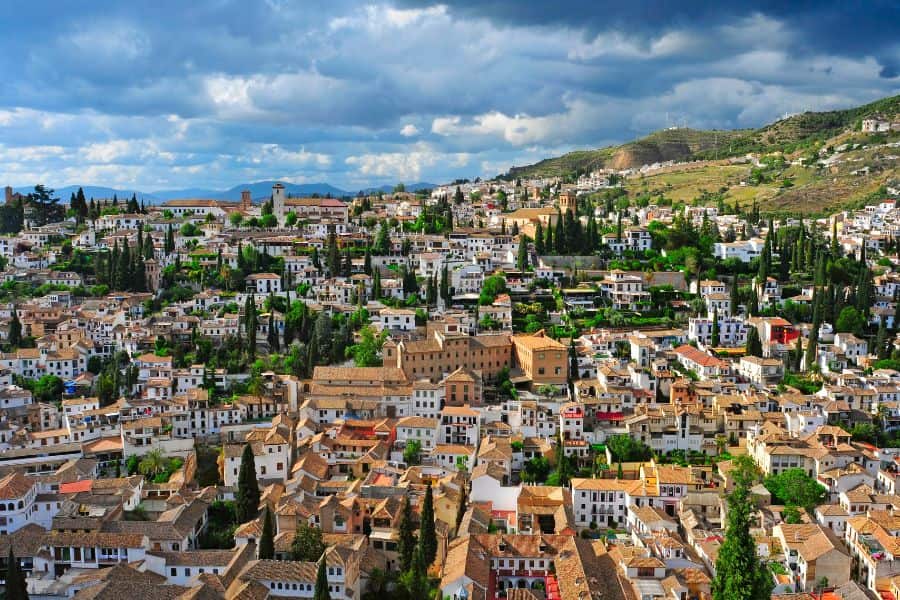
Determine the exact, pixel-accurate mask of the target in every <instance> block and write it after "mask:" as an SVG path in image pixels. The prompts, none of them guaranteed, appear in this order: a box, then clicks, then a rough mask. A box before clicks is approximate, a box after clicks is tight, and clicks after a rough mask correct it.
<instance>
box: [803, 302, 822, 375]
mask: <svg viewBox="0 0 900 600" xmlns="http://www.w3.org/2000/svg"><path fill="white" fill-rule="evenodd" d="M813 296H814V297H813V321H812V328H811V329H810V331H809V340H808V341H807V342H806V369H807V370H809V369H811V368H812V366H813V365H814V364H816V356H817V354H818V352H817V350H818V348H817V346H818V343H819V327H820V326H821V324H822V307H821V304H820V298H819V295H818V292H816V293H814V294H813Z"/></svg>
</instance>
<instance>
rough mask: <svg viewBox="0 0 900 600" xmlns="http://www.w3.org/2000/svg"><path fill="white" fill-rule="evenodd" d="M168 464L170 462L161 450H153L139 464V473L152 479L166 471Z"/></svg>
mask: <svg viewBox="0 0 900 600" xmlns="http://www.w3.org/2000/svg"><path fill="white" fill-rule="evenodd" d="M168 464H169V461H168V460H167V459H166V457H165V456H163V453H162V452H161V451H160V450H151V451H150V452H148V453H147V454H145V455H144V457H143V458H142V459H141V462H140V463H138V472H139V473H140V474H141V475H143V476H144V477H149V478H150V479H152V478H154V477H156V476H157V475H159V474H160V473H162V472H163V471H165V470H166V467H167V466H168Z"/></svg>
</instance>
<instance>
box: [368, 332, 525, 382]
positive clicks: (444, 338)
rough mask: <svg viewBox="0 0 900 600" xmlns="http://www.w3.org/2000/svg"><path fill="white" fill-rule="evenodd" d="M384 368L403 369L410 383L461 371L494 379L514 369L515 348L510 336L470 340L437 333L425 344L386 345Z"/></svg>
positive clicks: (493, 335) (489, 335) (489, 336)
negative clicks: (504, 371) (502, 371)
mask: <svg viewBox="0 0 900 600" xmlns="http://www.w3.org/2000/svg"><path fill="white" fill-rule="evenodd" d="M382 353H383V356H384V365H385V366H386V367H387V366H390V367H396V368H398V369H401V370H402V371H403V373H404V374H405V375H406V377H407V379H409V380H410V381H416V380H418V379H425V378H427V379H430V380H432V381H440V380H441V379H443V378H444V376H446V375H448V374H450V373H453V372H454V371H456V370H458V369H467V370H471V371H479V372H480V373H481V376H482V377H483V378H485V379H493V378H494V377H496V376H497V373H499V372H500V370H501V369H503V367H512V344H511V343H510V337H509V335H507V334H487V335H476V336H469V335H465V334H449V333H443V332H440V331H435V332H434V335H433V336H432V337H430V338H427V339H424V340H414V341H406V340H404V341H401V342H400V343H395V342H393V341H390V340H389V341H387V342H386V343H385V344H384V348H383V349H382Z"/></svg>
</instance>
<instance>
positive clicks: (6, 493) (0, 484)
mask: <svg viewBox="0 0 900 600" xmlns="http://www.w3.org/2000/svg"><path fill="white" fill-rule="evenodd" d="M33 486H34V481H32V480H31V479H29V478H28V477H25V476H24V475H22V473H21V472H19V471H13V472H12V473H10V474H9V475H7V476H6V477H4V478H3V479H0V500H13V499H16V498H22V497H24V496H25V495H26V494H27V493H28V492H29V491H31V488H32V487H33Z"/></svg>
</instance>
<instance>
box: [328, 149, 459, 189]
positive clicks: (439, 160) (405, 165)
mask: <svg viewBox="0 0 900 600" xmlns="http://www.w3.org/2000/svg"><path fill="white" fill-rule="evenodd" d="M414 147H415V150H413V151H410V152H381V153H368V154H360V155H354V156H348V157H347V158H346V159H345V161H344V162H345V163H346V164H348V165H350V166H353V167H355V168H356V169H357V171H358V173H359V174H360V175H363V176H366V177H377V178H380V179H394V180H397V181H405V182H414V181H418V180H420V179H422V175H423V172H424V170H425V169H427V168H431V167H435V166H437V165H439V164H444V165H448V164H452V165H455V166H459V167H463V166H465V165H467V164H468V161H469V155H468V154H466V153H464V152H460V153H449V154H444V153H441V152H438V151H435V150H434V149H432V148H430V147H429V146H427V145H425V144H416V145H415V146H414Z"/></svg>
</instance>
